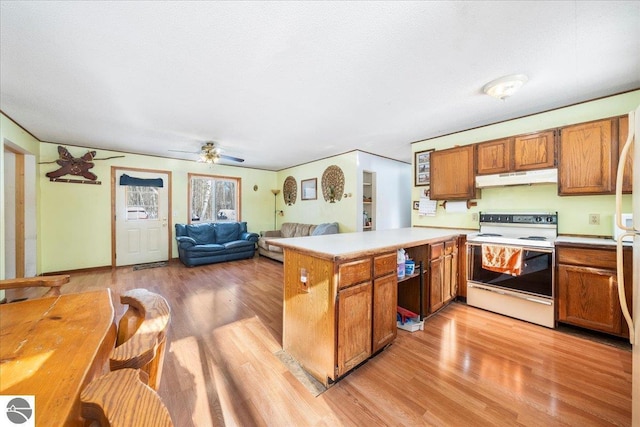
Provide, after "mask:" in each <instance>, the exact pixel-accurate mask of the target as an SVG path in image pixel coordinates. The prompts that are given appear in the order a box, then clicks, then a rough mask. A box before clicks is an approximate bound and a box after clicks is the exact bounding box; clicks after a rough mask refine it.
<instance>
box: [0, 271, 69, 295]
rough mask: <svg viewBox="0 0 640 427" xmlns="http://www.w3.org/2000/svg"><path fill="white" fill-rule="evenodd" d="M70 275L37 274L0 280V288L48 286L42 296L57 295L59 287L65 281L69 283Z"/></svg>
mask: <svg viewBox="0 0 640 427" xmlns="http://www.w3.org/2000/svg"><path fill="white" fill-rule="evenodd" d="M70 279H71V276H69V275H68V274H59V275H56V276H38V277H20V278H17V279H3V280H0V289H2V290H9V289H26V288H35V287H40V288H49V290H48V291H47V293H45V294H44V295H43V296H45V297H50V296H59V295H60V287H61V286H62V285H64V284H65V283H69V280H70Z"/></svg>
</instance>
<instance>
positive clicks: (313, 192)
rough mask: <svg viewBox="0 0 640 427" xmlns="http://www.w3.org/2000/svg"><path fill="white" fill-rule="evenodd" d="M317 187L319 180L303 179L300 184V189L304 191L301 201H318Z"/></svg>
mask: <svg viewBox="0 0 640 427" xmlns="http://www.w3.org/2000/svg"><path fill="white" fill-rule="evenodd" d="M317 185H318V179H317V178H311V179H303V180H302V181H301V182H300V187H301V189H302V192H301V200H316V199H317V198H318V192H317V188H316V187H317Z"/></svg>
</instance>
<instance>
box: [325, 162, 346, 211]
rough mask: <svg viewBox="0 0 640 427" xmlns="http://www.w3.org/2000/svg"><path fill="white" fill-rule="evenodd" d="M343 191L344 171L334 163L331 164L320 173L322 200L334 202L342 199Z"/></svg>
mask: <svg viewBox="0 0 640 427" xmlns="http://www.w3.org/2000/svg"><path fill="white" fill-rule="evenodd" d="M343 192H344V173H343V172H342V169H340V168H339V167H338V166H336V165H331V166H329V167H328V168H327V169H325V171H324V173H323V174H322V195H323V196H324V200H325V201H328V202H329V203H335V202H336V200H340V199H342V193H343Z"/></svg>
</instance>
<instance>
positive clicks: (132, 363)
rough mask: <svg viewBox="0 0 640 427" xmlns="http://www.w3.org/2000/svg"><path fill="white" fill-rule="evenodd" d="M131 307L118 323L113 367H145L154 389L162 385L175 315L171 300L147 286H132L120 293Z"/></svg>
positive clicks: (122, 300)
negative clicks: (132, 287)
mask: <svg viewBox="0 0 640 427" xmlns="http://www.w3.org/2000/svg"><path fill="white" fill-rule="evenodd" d="M120 302H121V303H122V304H128V305H129V308H128V309H127V311H126V312H125V314H124V315H123V316H122V318H121V319H120V322H119V324H118V338H117V340H116V347H115V348H114V349H113V351H112V352H111V356H110V357H109V365H110V368H111V370H112V371H114V370H118V369H124V368H133V369H142V370H143V371H144V372H146V373H147V374H148V377H149V380H148V384H149V386H150V387H151V388H153V389H154V390H157V389H158V386H159V385H160V378H161V376H162V365H163V362H164V351H165V343H166V333H167V329H168V328H169V322H170V319H171V314H170V309H169V304H168V303H167V300H165V299H164V298H163V297H162V296H161V295H158V294H156V293H153V292H149V291H148V290H146V289H132V290H130V291H127V292H125V293H123V294H122V295H120Z"/></svg>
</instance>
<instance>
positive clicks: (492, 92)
mask: <svg viewBox="0 0 640 427" xmlns="http://www.w3.org/2000/svg"><path fill="white" fill-rule="evenodd" d="M528 80H529V79H528V78H527V76H525V75H524V74H513V75H510V76H504V77H500V78H499V79H496V80H493V81H490V82H489V83H487V84H486V85H484V87H483V88H482V91H483V92H484V93H486V94H487V95H489V96H492V97H494V98H497V99H505V98H507V97H509V96H511V95H513V94H514V93H516V92H517V91H518V89H520V88H521V87H522V86H523V85H524V84H525V83H526V82H527V81H528Z"/></svg>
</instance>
